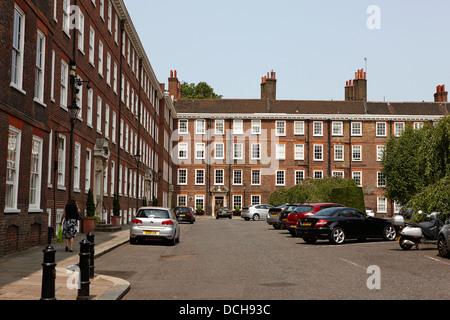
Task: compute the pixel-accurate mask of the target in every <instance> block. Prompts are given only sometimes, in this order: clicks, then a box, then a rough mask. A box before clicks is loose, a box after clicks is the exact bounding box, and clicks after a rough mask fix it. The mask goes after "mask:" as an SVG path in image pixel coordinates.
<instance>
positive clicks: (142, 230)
mask: <svg viewBox="0 0 450 320" xmlns="http://www.w3.org/2000/svg"><path fill="white" fill-rule="evenodd" d="M174 236H175V228H174V227H167V228H152V227H150V226H148V227H144V226H132V227H131V229H130V238H131V239H148V240H171V239H173V238H174Z"/></svg>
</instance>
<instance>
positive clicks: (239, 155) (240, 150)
mask: <svg viewBox="0 0 450 320" xmlns="http://www.w3.org/2000/svg"><path fill="white" fill-rule="evenodd" d="M243 158H244V145H243V144H242V143H233V159H234V160H242V159H243Z"/></svg>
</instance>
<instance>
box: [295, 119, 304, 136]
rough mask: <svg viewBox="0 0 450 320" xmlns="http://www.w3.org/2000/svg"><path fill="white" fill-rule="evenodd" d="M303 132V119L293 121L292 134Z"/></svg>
mask: <svg viewBox="0 0 450 320" xmlns="http://www.w3.org/2000/svg"><path fill="white" fill-rule="evenodd" d="M304 134H305V121H294V135H296V136H298V135H304Z"/></svg>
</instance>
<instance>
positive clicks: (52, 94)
mask: <svg viewBox="0 0 450 320" xmlns="http://www.w3.org/2000/svg"><path fill="white" fill-rule="evenodd" d="M55 65H56V53H55V50H52V73H51V79H50V100H51V101H53V102H54V101H55V70H56V69H55V68H56V67H55Z"/></svg>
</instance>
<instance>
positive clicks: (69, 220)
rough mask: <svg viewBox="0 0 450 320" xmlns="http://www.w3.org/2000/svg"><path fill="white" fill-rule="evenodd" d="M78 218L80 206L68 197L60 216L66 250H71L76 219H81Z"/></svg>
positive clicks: (75, 231) (76, 230) (76, 224)
mask: <svg viewBox="0 0 450 320" xmlns="http://www.w3.org/2000/svg"><path fill="white" fill-rule="evenodd" d="M80 218H81V214H80V208H78V204H77V202H76V200H74V199H69V201H68V202H67V204H66V207H65V208H64V213H63V215H62V218H61V224H62V225H63V233H62V236H63V238H65V239H66V252H67V251H69V252H73V243H74V239H75V236H76V235H77V232H78V220H81V219H80ZM63 221H64V223H63Z"/></svg>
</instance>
